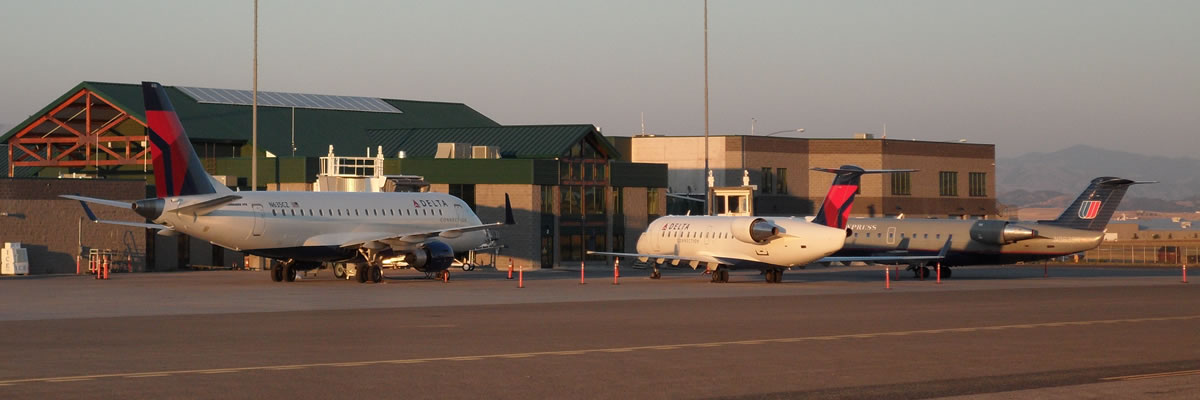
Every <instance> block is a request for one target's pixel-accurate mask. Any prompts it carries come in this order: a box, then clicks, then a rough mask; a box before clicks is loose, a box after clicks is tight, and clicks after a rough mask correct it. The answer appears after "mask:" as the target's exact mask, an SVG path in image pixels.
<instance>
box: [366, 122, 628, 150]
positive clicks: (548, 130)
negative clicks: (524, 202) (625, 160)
mask: <svg viewBox="0 0 1200 400" xmlns="http://www.w3.org/2000/svg"><path fill="white" fill-rule="evenodd" d="M367 136H368V137H369V138H370V141H371V144H372V145H381V146H383V154H386V155H394V154H396V153H397V152H398V151H401V150H403V151H404V152H405V154H406V155H407V157H414V158H433V157H434V155H435V154H436V153H437V145H438V143H470V144H471V145H472V146H497V147H499V148H500V154H501V156H502V157H504V158H541V159H547V158H559V157H562V156H563V155H564V154H566V153H567V152H568V151H570V149H571V146H574V145H575V144H576V143H579V142H580V141H586V142H587V143H590V144H592V146H594V147H595V148H596V150H598V151H600V152H601V153H604V154H605V155H607V156H608V157H609V158H612V159H616V158H619V156H620V153H619V152H617V149H616V148H615V147H613V146H612V144H611V143H609V142H608V140H606V139H604V137H603V136H601V135H600V131H599V130H598V129H596V127H595V126H593V125H587V124H583V125H511V126H494V127H477V128H444V129H371V130H368V131H367Z"/></svg>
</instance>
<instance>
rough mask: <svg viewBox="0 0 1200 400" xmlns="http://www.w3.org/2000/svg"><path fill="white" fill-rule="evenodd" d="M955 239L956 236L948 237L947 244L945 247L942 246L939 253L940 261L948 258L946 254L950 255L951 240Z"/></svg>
mask: <svg viewBox="0 0 1200 400" xmlns="http://www.w3.org/2000/svg"><path fill="white" fill-rule="evenodd" d="M953 238H954V235H949V236H946V244H945V245H944V246H942V251H939V252H938V259H939V260H940V259H943V258H946V254H949V253H950V239H953Z"/></svg>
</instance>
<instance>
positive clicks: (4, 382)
mask: <svg viewBox="0 0 1200 400" xmlns="http://www.w3.org/2000/svg"><path fill="white" fill-rule="evenodd" d="M1195 319H1200V315H1187V316H1178V317H1151V318H1129V319H1112V320H1094V321H1057V322H1045V323H1034V324H1013V325H995V326H982V327H962V328H946V329H924V330H912V331H893V332H876V333H849V334H843V335H829V336H805V337H792V338H776V339H753V340H735V341H721V342H707V343H679V344H661V345H650V346H633V347H614V348H599V349H582V350H565V351H563V350H560V351H540V352H527V353H507V354H486V355H467V356H449V357H431V358H415V359H397V360H377V361H354V362H326V363H310V364H292V365H265V366H257V367H234V368H208V369H191V370H172V371H144V372H127V373H114V374H97V375H78V376H59V377H44V378H25V379H10V380H0V386H8V385H13V384H18V383H32V382H52V383H57V382H74V381H82V380H92V379H102V378H151V377H165V376H172V375H182V374H205V373H228V372H245V371H283V370H295V369H303V368H315V367H352V366H371V365H381V364H417V363H423V362H427V361H428V362H433V361H477V360H491V359H513V358H529V357H537V356H547V355H564V356H565V355H581V354H590V353H614V352H629V351H638V350H675V349H679V348H682V347H694V348H699V347H717V346H725V345H734V344H742V345H755V344H766V343H796V342H803V341H815V340H841V339H861V338H869V337H880V336H897V335H908V334H941V333H964V332H966V333H970V332H976V331H984V330H1005V329H1029V328H1053V327H1061V326H1063V325H1062V324H1070V325H1073V326H1078V325H1089V324H1115V323H1137V322H1160V321H1186V320H1195ZM218 371H219V372H218ZM1183 372H1187V373H1180V374H1181V375H1190V374H1192V373H1197V374H1200V370H1198V371H1183ZM1136 377H1140V376H1132V377H1117V378H1106V379H1110V380H1115V379H1118V378H1125V379H1134V378H1136ZM1153 377H1158V376H1157V375H1156V376H1153ZM1143 379H1148V378H1143Z"/></svg>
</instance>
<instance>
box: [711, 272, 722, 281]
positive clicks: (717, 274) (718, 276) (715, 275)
mask: <svg viewBox="0 0 1200 400" xmlns="http://www.w3.org/2000/svg"><path fill="white" fill-rule="evenodd" d="M709 282H712V283H721V270H719V269H716V270H713V271H712V279H711V280H710V281H709Z"/></svg>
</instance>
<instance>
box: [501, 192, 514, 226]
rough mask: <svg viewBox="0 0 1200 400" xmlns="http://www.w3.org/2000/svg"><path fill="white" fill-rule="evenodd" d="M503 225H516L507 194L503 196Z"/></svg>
mask: <svg viewBox="0 0 1200 400" xmlns="http://www.w3.org/2000/svg"><path fill="white" fill-rule="evenodd" d="M504 224H505V225H516V224H517V220H516V218H513V211H512V203H511V202H509V201H508V193H505V194H504Z"/></svg>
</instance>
